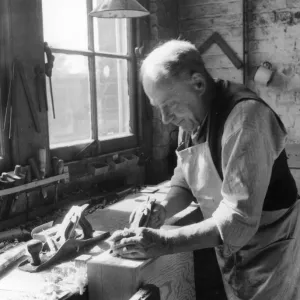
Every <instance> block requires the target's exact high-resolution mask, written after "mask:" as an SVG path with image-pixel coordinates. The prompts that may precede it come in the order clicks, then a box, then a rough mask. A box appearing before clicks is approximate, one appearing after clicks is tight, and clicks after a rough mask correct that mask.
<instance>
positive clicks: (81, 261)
mask: <svg viewBox="0 0 300 300" xmlns="http://www.w3.org/2000/svg"><path fill="white" fill-rule="evenodd" d="M91 258H92V256H91V255H87V254H83V255H80V256H78V257H76V258H75V267H77V268H80V267H85V266H86V264H87V262H88V261H89V260H90V259H91Z"/></svg>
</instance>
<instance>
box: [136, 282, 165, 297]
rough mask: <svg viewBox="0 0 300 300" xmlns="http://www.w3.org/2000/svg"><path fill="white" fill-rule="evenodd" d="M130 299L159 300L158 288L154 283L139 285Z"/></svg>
mask: <svg viewBox="0 0 300 300" xmlns="http://www.w3.org/2000/svg"><path fill="white" fill-rule="evenodd" d="M130 300H160V292H159V288H158V287H157V286H155V285H154V284H146V285H145V286H143V287H141V288H140V289H139V290H138V291H137V292H136V293H135V294H134V295H133V296H132V297H131V298H130Z"/></svg>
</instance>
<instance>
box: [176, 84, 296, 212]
mask: <svg viewBox="0 0 300 300" xmlns="http://www.w3.org/2000/svg"><path fill="white" fill-rule="evenodd" d="M249 100H255V101H258V102H260V103H262V104H264V105H266V106H267V107H269V105H268V104H267V103H266V102H265V101H263V100H262V99H260V98H259V97H258V96H257V95H256V94H255V93H254V92H252V91H251V90H249V89H248V88H246V87H245V86H243V85H240V84H236V83H231V82H224V81H219V82H217V95H216V97H215V99H214V101H213V103H212V108H211V110H210V113H209V115H208V118H207V124H206V130H205V132H206V139H207V140H208V144H209V148H210V151H211V155H212V159H213V162H214V164H215V167H216V169H217V171H218V173H219V176H220V178H221V179H222V180H223V172H222V161H221V157H222V156H221V152H222V145H221V140H222V135H223V131H224V125H225V122H226V120H227V118H228V116H229V114H230V112H231V111H232V109H233V108H234V107H235V105H237V104H238V103H240V102H242V101H249ZM269 108H270V107H269ZM270 109H271V108H270ZM271 110H272V109H271ZM272 112H273V113H274V115H275V116H276V118H277V120H278V122H279V124H280V125H281V126H282V127H283V128H284V125H283V124H282V121H281V120H280V118H279V116H278V115H277V114H276V113H275V112H274V111H273V110H272ZM182 141H183V142H184V143H185V144H186V145H190V143H191V139H190V135H189V134H187V133H183V136H182ZM297 194H298V192H297V187H296V183H295V180H294V178H293V176H292V174H291V172H290V169H289V167H288V163H287V155H286V152H285V150H283V151H282V152H281V153H280V155H279V156H278V158H277V159H276V160H275V162H274V165H273V168H272V174H271V179H270V183H269V186H268V191H267V194H266V197H265V199H264V205H263V210H264V211H273V210H279V209H284V208H288V207H290V206H291V205H292V204H293V203H295V201H296V199H297Z"/></svg>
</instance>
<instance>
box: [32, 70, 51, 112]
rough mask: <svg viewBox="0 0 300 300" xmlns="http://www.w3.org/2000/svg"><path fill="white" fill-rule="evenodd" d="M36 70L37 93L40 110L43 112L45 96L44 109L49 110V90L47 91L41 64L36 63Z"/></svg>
mask: <svg viewBox="0 0 300 300" xmlns="http://www.w3.org/2000/svg"><path fill="white" fill-rule="evenodd" d="M34 72H35V84H36V95H37V102H38V106H39V111H40V112H41V111H42V109H43V106H42V98H44V109H45V110H46V111H48V103H47V92H46V85H45V78H44V71H43V69H42V68H41V66H40V65H36V66H35V68H34Z"/></svg>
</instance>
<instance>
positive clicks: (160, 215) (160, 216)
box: [129, 202, 167, 229]
mask: <svg viewBox="0 0 300 300" xmlns="http://www.w3.org/2000/svg"><path fill="white" fill-rule="evenodd" d="M153 205H154V208H153V210H152V212H151V215H150V216H149V221H148V224H147V227H150V228H155V229H156V228H160V227H161V226H162V225H163V224H164V222H165V220H166V215H167V213H166V209H165V208H164V206H162V205H161V204H160V203H157V202H156V203H154V204H153ZM144 208H145V204H144V203H143V204H141V205H139V206H138V207H137V208H136V209H135V210H134V211H133V212H132V213H131V215H130V217H129V224H130V226H131V227H134V228H137V227H139V226H136V225H135V223H136V222H137V223H138V222H139V219H140V217H141V216H142V215H143V213H144V211H145V210H144ZM148 213H150V211H148Z"/></svg>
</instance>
